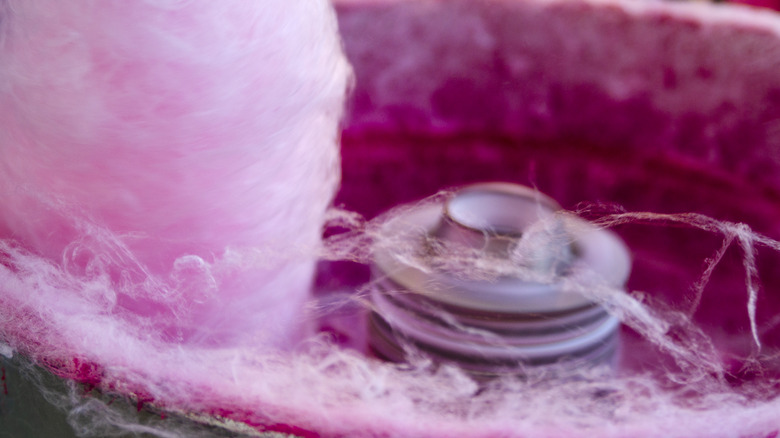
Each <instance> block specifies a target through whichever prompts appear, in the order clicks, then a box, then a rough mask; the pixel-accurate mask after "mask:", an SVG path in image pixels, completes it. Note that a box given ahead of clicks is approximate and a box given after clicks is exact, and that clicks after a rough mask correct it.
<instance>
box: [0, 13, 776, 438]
mask: <svg viewBox="0 0 780 438" xmlns="http://www.w3.org/2000/svg"><path fill="white" fill-rule="evenodd" d="M336 5H337V8H338V9H337V11H338V19H339V25H340V27H341V33H342V36H343V39H344V48H345V51H346V53H347V55H348V56H349V59H350V61H351V62H352V63H353V66H354V70H355V75H356V82H355V88H354V95H353V100H352V103H351V104H350V108H351V111H350V113H349V117H348V119H347V122H346V131H345V136H344V138H345V141H344V148H343V151H342V154H343V160H344V181H343V184H342V187H341V189H340V193H339V195H338V198H337V205H343V206H345V207H346V208H348V209H350V210H355V211H357V213H353V212H349V211H344V210H331V211H330V212H329V213H328V214H327V215H326V214H325V213H324V210H325V206H326V205H327V204H328V202H329V201H330V198H331V197H332V195H333V191H334V183H335V179H336V175H337V169H336V166H337V164H336V159H337V158H336V157H337V155H336V147H335V141H336V137H337V132H338V129H337V123H338V118H339V115H340V111H341V110H340V108H341V100H342V98H343V95H344V90H345V87H346V84H347V77H348V70H349V69H348V67H347V65H346V63H345V61H344V59H343V56H342V55H341V52H340V44H339V42H338V37H337V35H336V26H335V20H334V16H333V13H332V11H331V10H330V9H329V5H328V4H326V3H325V2H324V1H315V0H273V1H261V0H226V1H225V0H219V1H218V0H190V1H175V0H170V1H162V0H160V1H157V2H152V1H146V2H144V1H141V0H137V1H134V2H129V1H128V2H123V1H119V0H113V1H112V0H103V1H97V0H93V1H90V0H72V1H70V2H67V4H66V3H64V2H62V1H60V2H57V1H55V0H49V1H43V0H0V93H2V95H0V154H1V155H0V163H2V166H3V169H2V172H0V196H1V197H2V203H0V224H2V225H1V226H0V230H1V231H2V235H1V236H0V354H1V355H3V356H4V357H8V356H13V357H14V359H13V360H17V361H19V362H25V361H27V360H29V361H30V362H31V363H33V364H35V365H39V366H43V367H45V368H47V369H48V370H51V371H53V372H55V373H56V374H57V375H58V376H59V377H61V378H62V379H63V380H65V381H67V382H81V383H84V384H85V387H81V386H78V385H75V384H71V385H69V386H68V387H67V388H68V389H66V390H64V391H63V392H64V396H62V397H55V396H54V395H53V394H52V393H49V394H48V396H49V397H48V398H49V399H50V400H54V401H55V402H56V405H57V407H59V408H60V409H61V410H63V411H64V412H67V414H68V419H69V421H70V422H71V424H74V425H75V427H76V428H77V429H78V431H79V433H81V434H82V435H84V436H95V437H104V436H112V435H117V434H119V433H147V434H151V435H153V436H161V437H188V438H189V437H191V436H209V435H211V434H212V433H214V434H217V432H215V430H213V429H204V428H201V427H200V426H199V425H198V424H197V423H207V424H215V425H217V426H219V427H223V428H227V429H230V430H233V431H239V432H247V433H250V432H251V433H255V432H258V431H266V430H272V431H280V432H292V433H294V434H296V435H300V436H305V437H314V436H323V437H344V436H348V437H352V436H354V437H432V438H443V437H447V438H461V437H462V438H475V437H484V438H494V437H507V438H508V437H512V438H525V437H548V438H559V437H569V436H575V437H577V436H581V437H590V436H600V437H626V438H628V437H631V438H634V437H658V436H664V437H696V436H706V437H722V438H731V437H735V436H751V437H752V436H755V437H764V436H767V437H771V436H777V435H778V432H780V425H778V420H777V418H778V412H780V396H779V395H778V390H777V388H778V387H780V365H778V360H777V357H780V318H777V317H776V315H777V313H778V312H777V310H778V309H780V295H779V294H778V293H777V292H776V291H777V290H778V289H779V288H780V275H777V274H775V272H776V271H777V270H776V266H777V265H778V263H780V255H778V249H780V243H778V238H779V237H780V231H779V230H780V228H779V227H778V225H777V220H776V218H777V217H778V215H779V214H780V206H778V201H777V200H778V199H780V198H779V197H778V190H780V182H778V181H780V180H779V179H778V178H777V175H779V174H780V173H778V170H780V159H778V155H777V153H776V152H777V150H778V144H780V143H779V142H780V136H779V135H778V133H779V132H780V122H779V120H780V117H778V114H780V99H778V91H777V90H779V89H780V76H778V75H777V71H778V68H780V67H779V66H780V44H778V41H779V40H780V19H778V18H777V16H775V15H771V14H770V13H769V12H764V13H760V12H756V11H751V10H749V9H747V8H739V7H731V6H713V5H705V4H679V3H661V2H640V1H635V0H586V1H577V2H573V1H568V0H484V1H475V0H451V1H437V0H408V1H406V0H397V1H393V0H365V1H363V0H343V1H338V2H336ZM249 35H254V36H253V37H251V38H250V36H249ZM495 179H500V180H509V181H515V182H519V183H523V184H531V185H534V186H536V187H539V189H540V190H541V191H543V192H546V193H548V194H549V195H551V196H552V197H554V198H555V199H556V200H557V201H559V202H560V203H561V204H563V205H564V207H565V208H568V209H570V210H572V211H575V212H578V213H580V214H582V215H584V216H587V217H588V218H589V219H593V220H597V221H599V222H598V223H599V224H600V225H602V226H608V227H611V228H614V229H615V230H616V232H619V233H620V234H621V235H622V236H623V237H625V238H626V241H627V242H628V244H629V246H630V247H631V250H632V252H633V256H634V268H635V269H634V271H633V272H634V273H635V274H634V275H633V277H632V278H631V280H630V281H629V285H628V289H629V290H628V292H627V293H622V292H621V293H614V291H610V290H588V291H583V292H584V293H585V292H587V293H590V294H592V296H593V298H596V299H599V300H600V302H603V303H604V304H605V305H607V306H609V308H610V310H611V311H612V312H613V314H615V315H616V316H618V317H619V318H620V319H621V320H622V322H623V323H624V324H625V327H626V328H625V330H624V332H623V334H624V339H623V341H624V344H623V345H624V350H623V352H622V354H621V360H622V365H621V368H620V369H619V370H618V372H617V373H616V374H611V373H609V372H606V373H605V372H603V370H591V371H583V372H582V373H581V374H578V375H577V376H575V378H573V379H571V380H568V381H564V382H562V381H558V380H555V379H543V378H541V379H538V380H535V379H530V380H523V379H517V378H513V377H507V378H505V379H498V380H493V381H490V382H476V381H474V380H472V379H471V378H469V376H468V375H466V374H464V373H463V372H462V371H461V370H459V369H458V368H456V367H448V366H445V367H438V368H437V367H435V366H432V364H431V363H429V362H426V360H425V358H424V357H422V358H414V359H415V360H412V361H411V363H409V364H401V365H396V364H389V363H385V362H382V361H379V360H376V359H375V358H372V357H370V356H367V355H366V354H364V353H365V352H364V351H361V350H360V338H361V336H364V335H365V333H363V332H362V331H361V330H362V328H363V327H362V326H361V324H362V321H363V319H361V311H362V310H364V306H365V305H366V303H365V298H366V296H367V295H368V294H367V293H366V288H367V287H370V285H369V286H366V285H363V284H362V283H361V281H360V280H361V274H365V270H364V268H362V267H361V266H357V267H356V266H352V265H350V266H349V267H347V268H343V267H341V268H340V267H338V265H337V264H338V263H340V262H343V261H344V260H349V261H357V262H361V263H370V262H371V261H372V260H371V258H372V257H371V251H370V249H371V245H372V243H373V242H372V240H373V239H375V238H376V236H377V234H376V231H377V230H378V229H381V227H382V224H383V223H384V221H385V220H386V219H388V218H392V217H394V215H395V214H397V213H398V211H395V212H390V213H389V214H388V215H387V216H378V217H376V218H375V219H371V220H366V219H364V218H363V217H362V216H361V214H362V215H365V217H368V218H371V217H373V216H375V215H376V214H378V213H379V212H381V211H383V210H385V209H387V208H390V207H393V206H395V205H398V204H404V203H407V202H410V201H416V200H419V199H421V198H423V197H425V196H428V195H431V194H433V193H435V192H437V191H438V190H439V189H441V188H446V187H452V186H457V185H460V184H464V183H469V182H473V181H481V180H495ZM406 208H409V207H406ZM400 211H405V209H402V210H400ZM645 211H649V213H642V212H645ZM685 212H694V213H697V214H669V215H665V214H660V213H685ZM358 213H360V214H358ZM705 214H706V216H705ZM708 216H710V217H708ZM326 218H328V221H327V222H328V223H329V224H331V225H334V227H333V228H330V229H329V230H328V233H329V236H330V237H329V238H328V240H327V241H326V242H325V244H324V245H320V244H319V233H320V227H321V226H322V224H323V223H324V222H326ZM670 225H671V226H670ZM339 228H340V229H342V230H343V229H344V228H346V229H347V230H348V231H349V232H347V233H344V234H337V231H339ZM401 243H402V244H403V242H401ZM318 256H322V257H323V258H326V259H328V260H330V261H334V264H336V267H334V266H330V265H328V264H327V263H323V264H322V265H321V266H322V269H321V270H320V276H319V277H318V280H319V282H318V285H319V287H320V290H317V291H316V295H315V296H314V297H310V296H309V292H308V283H309V280H310V278H311V277H310V273H311V271H312V263H313V262H312V260H314V259H315V258H316V257H318ZM456 256H457V255H456ZM456 256H454V257H453V259H455V258H456ZM340 269H342V270H343V271H345V272H347V274H346V275H343V272H341V273H340V271H339V270H340ZM361 269H363V271H361ZM342 277H349V278H347V279H345V278H342ZM363 278H367V276H366V277H363ZM759 280H760V281H759ZM575 286H576V285H575ZM334 289H335V290H334ZM317 317H321V318H322V320H323V325H324V326H325V328H326V329H327V333H316V334H312V335H310V336H306V334H305V333H304V334H299V333H300V332H301V330H302V329H304V328H305V327H306V326H307V325H313V324H312V323H313V320H315V319H316V318H317ZM301 340H303V342H299V341H301ZM345 346H349V347H352V348H345ZM759 346H760V349H759ZM270 347H282V348H270ZM33 369H34V367H28V368H27V371H30V373H31V374H35V371H34V370H33ZM92 388H97V391H93V392H91V393H89V394H85V390H89V389H92ZM96 393H99V394H96ZM123 399H129V400H130V403H131V407H130V409H124V410H123V409H122V407H121V405H122V400H123ZM136 406H137V407H138V408H136ZM139 409H140V410H141V411H142V412H141V413H140V414H139V413H138V412H137V411H138V410H139ZM147 409H148V410H150V411H151V412H152V413H153V415H149V413H148V412H147ZM161 413H164V415H161ZM185 419H186V421H185ZM0 420H2V418H0ZM184 423H186V424H184ZM196 429H197V430H196ZM190 432H193V433H190ZM231 433H232V432H224V434H231Z"/></svg>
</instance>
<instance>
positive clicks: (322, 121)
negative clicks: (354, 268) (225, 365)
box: [0, 0, 348, 345]
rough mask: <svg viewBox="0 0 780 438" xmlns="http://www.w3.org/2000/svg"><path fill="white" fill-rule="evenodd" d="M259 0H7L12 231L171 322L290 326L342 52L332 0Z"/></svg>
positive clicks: (340, 84) (3, 85)
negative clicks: (107, 277)
mask: <svg viewBox="0 0 780 438" xmlns="http://www.w3.org/2000/svg"><path fill="white" fill-rule="evenodd" d="M266 3H267V2H266ZM266 3H262V2H255V1H233V2H221V1H220V2H206V1H196V2H192V1H142V2H132V3H126V2H119V1H107V2H101V1H97V2H96V1H80V2H76V3H70V2H66V3H63V2H56V1H43V0H42V1H35V0H34V1H28V0H24V1H14V0H7V1H3V2H0V14H1V15H0V20H2V21H1V23H2V27H0V32H1V34H0V43H1V44H2V45H1V46H0V57H2V68H0V93H2V94H1V96H0V162H1V163H2V172H0V196H2V199H3V209H2V211H1V212H0V227H2V229H3V230H5V232H4V235H5V236H6V237H12V238H13V239H15V240H17V241H19V242H20V243H21V245H23V246H24V247H25V248H28V249H29V250H31V251H33V252H35V253H39V254H41V255H45V256H46V257H48V258H49V259H50V260H52V261H54V262H61V263H63V264H64V265H65V266H66V267H67V268H68V269H69V270H70V271H71V272H74V273H79V274H81V275H84V276H91V275H95V276H98V275H104V274H105V275H110V276H113V277H111V279H110V281H111V282H112V283H114V284H119V289H118V291H117V294H116V296H114V297H112V298H111V300H112V305H111V308H110V309H106V310H108V311H114V312H117V313H119V314H124V313H128V314H130V315H131V316H132V315H135V316H140V317H154V318H153V320H152V321H151V322H150V323H151V324H153V325H156V326H159V327H158V328H161V329H162V328H164V330H165V331H166V333H167V334H166V336H173V337H174V338H177V337H178V338H182V337H183V338H192V339H198V338H203V339H211V340H212V341H217V340H223V341H224V340H227V339H231V338H236V337H246V336H250V337H251V336H262V337H265V338H268V341H269V342H270V343H271V344H275V345H288V344H289V343H290V342H293V340H294V339H295V336H298V335H297V334H296V333H297V332H298V331H299V330H300V328H301V327H300V325H301V321H302V320H303V318H301V317H300V313H301V312H302V306H303V302H304V301H305V300H306V299H307V297H308V294H309V292H308V289H309V287H310V279H311V274H312V268H313V259H314V253H315V252H316V247H317V245H318V241H319V236H320V230H321V225H322V222H323V214H324V211H325V207H326V206H327V205H328V203H329V202H330V200H331V198H332V196H333V193H334V191H335V188H336V185H337V183H338V180H339V169H338V149H337V137H338V131H337V124H338V119H339V117H340V114H341V106H342V101H343V99H344V95H345V87H346V80H347V77H348V66H347V63H346V62H345V60H344V58H343V56H341V55H340V47H339V40H338V38H337V36H336V32H335V26H334V22H333V21H334V20H333V17H332V16H331V15H332V13H331V12H329V11H328V9H327V8H328V5H327V4H326V2H325V1H290V2H273V3H272V4H266ZM109 235H110V237H108V236H109ZM139 279H141V280H142V281H143V282H146V284H145V285H144V286H143V287H138V285H137V283H138V281H139ZM122 281H125V282H126V283H135V285H134V286H132V287H129V288H128V289H125V290H123V289H122V285H121V284H120V283H122ZM131 289H132V290H131ZM171 289H173V290H171ZM163 291H165V292H163ZM168 317H170V318H168ZM168 332H170V333H168Z"/></svg>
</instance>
